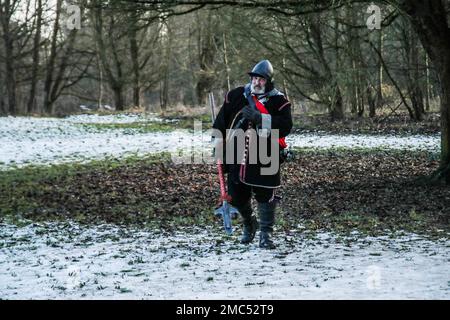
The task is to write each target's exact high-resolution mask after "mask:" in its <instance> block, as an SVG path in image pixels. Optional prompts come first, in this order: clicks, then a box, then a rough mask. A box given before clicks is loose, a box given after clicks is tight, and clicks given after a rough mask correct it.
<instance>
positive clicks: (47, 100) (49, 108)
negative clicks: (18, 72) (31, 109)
mask: <svg viewBox="0 0 450 320" xmlns="http://www.w3.org/2000/svg"><path fill="white" fill-rule="evenodd" d="M61 6H62V0H57V2H56V16H55V23H54V25H53V33H52V40H51V46H50V57H49V60H48V63H47V76H46V78H45V83H44V112H46V113H50V114H51V113H52V112H53V101H52V99H51V86H52V82H53V73H54V70H55V64H56V53H57V52H56V46H57V39H58V32H59V26H60V25H59V17H60V15H61Z"/></svg>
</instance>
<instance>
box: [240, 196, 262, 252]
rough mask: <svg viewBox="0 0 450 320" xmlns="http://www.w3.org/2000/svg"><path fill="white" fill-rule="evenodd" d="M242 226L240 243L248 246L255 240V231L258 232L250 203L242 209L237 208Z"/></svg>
mask: <svg viewBox="0 0 450 320" xmlns="http://www.w3.org/2000/svg"><path fill="white" fill-rule="evenodd" d="M239 212H240V213H241V216H242V222H243V224H244V232H243V234H242V238H241V243H243V244H249V243H250V242H252V241H253V239H254V238H255V234H256V230H258V221H257V220H256V217H255V216H254V215H253V214H252V213H253V211H252V206H251V203H250V201H249V202H248V203H246V204H245V206H244V207H241V208H239Z"/></svg>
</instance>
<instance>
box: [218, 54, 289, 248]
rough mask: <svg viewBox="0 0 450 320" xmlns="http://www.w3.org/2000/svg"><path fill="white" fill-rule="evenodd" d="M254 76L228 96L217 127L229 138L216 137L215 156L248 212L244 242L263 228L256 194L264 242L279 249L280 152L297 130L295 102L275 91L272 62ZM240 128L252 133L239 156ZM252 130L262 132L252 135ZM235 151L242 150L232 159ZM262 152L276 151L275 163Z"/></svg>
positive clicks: (244, 214) (233, 193)
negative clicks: (276, 239)
mask: <svg viewBox="0 0 450 320" xmlns="http://www.w3.org/2000/svg"><path fill="white" fill-rule="evenodd" d="M248 74H249V75H250V83H248V84H246V85H245V86H242V87H238V88H235V89H233V90H231V91H229V92H228V93H227V94H226V96H225V101H224V103H223V106H222V108H221V109H220V112H219V114H218V115H217V118H216V119H215V121H214V125H213V128H214V129H217V130H220V132H221V133H222V137H224V138H223V140H221V139H216V144H215V154H216V157H217V154H220V155H221V156H222V159H223V160H224V161H223V163H224V169H225V172H227V173H228V177H227V178H228V193H229V195H230V196H231V204H232V205H233V206H234V207H236V208H237V209H238V210H239V212H240V214H241V216H242V220H243V225H244V229H243V235H242V238H241V243H245V244H249V243H251V242H252V241H253V239H254V237H255V234H256V231H257V229H258V219H257V218H256V216H255V215H253V210H252V206H251V196H252V193H253V194H254V196H255V199H256V201H257V207H258V213H259V227H260V237H259V246H260V247H261V248H266V249H273V248H275V244H274V242H273V237H272V233H273V226H274V223H275V213H276V209H277V202H278V199H279V198H278V197H277V196H275V190H276V189H277V188H278V187H279V186H280V184H281V181H280V162H282V161H283V159H280V151H283V149H284V148H286V143H285V141H284V137H286V136H287V135H288V134H289V133H290V131H291V128H292V116H291V104H290V102H289V101H288V100H287V99H286V97H285V96H284V94H283V93H281V92H280V91H278V90H277V89H275V87H274V81H273V67H272V65H271V63H270V62H269V61H268V60H262V61H260V62H259V63H257V64H256V65H255V66H254V68H253V69H252V71H251V72H249V73H248ZM239 129H242V130H243V131H245V132H246V135H245V144H244V148H243V154H237V153H242V149H240V148H239V147H237V146H236V144H237V143H236V139H235V136H236V135H235V132H236V131H239ZM250 130H254V132H256V134H253V135H252V134H248V132H250ZM277 133H278V135H277ZM275 139H276V140H275ZM237 140H239V139H237ZM224 141H225V142H226V143H223V142H224ZM230 144H231V148H230ZM274 146H275V147H274ZM218 150H221V152H217V151H218ZM230 150H233V151H234V152H236V153H234V152H233V155H232V156H231V157H228V155H229V154H227V153H230ZM240 150H241V152H239V151H240ZM260 150H264V151H265V152H266V153H268V155H269V154H270V156H269V157H270V163H267V161H265V160H264V161H262V160H261V159H260V153H261V152H260ZM253 153H257V157H256V159H257V161H256V162H255V161H252V159H255V156H256V154H253ZM282 153H283V152H281V154H282ZM230 158H232V159H230ZM274 166H275V170H273V169H274ZM269 168H270V169H269ZM264 169H265V170H266V171H264Z"/></svg>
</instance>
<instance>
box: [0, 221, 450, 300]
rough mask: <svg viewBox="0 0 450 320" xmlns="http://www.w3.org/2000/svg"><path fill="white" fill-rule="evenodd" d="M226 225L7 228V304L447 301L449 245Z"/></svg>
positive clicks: (2, 235) (2, 285)
mask: <svg viewBox="0 0 450 320" xmlns="http://www.w3.org/2000/svg"><path fill="white" fill-rule="evenodd" d="M239 234H240V229H238V232H237V234H235V235H233V236H232V237H226V236H225V235H224V233H223V231H222V230H221V228H220V229H219V227H218V226H209V227H206V228H203V229H200V228H186V229H180V230H178V231H176V232H174V233H167V232H161V231H158V230H153V231H152V230H143V229H132V228H129V227H128V228H126V227H117V226H112V225H101V226H96V227H87V226H81V225H77V224H74V223H66V224H61V223H46V224H31V225H28V226H25V227H17V226H14V225H10V224H1V225H0V298H1V299H449V298H450V268H449V259H450V252H449V247H450V241H449V240H446V239H440V240H429V239H425V238H422V237H420V236H418V235H415V234H404V235H402V236H399V237H394V238H392V237H390V236H381V237H357V236H350V237H347V238H342V237H339V236H336V235H334V234H332V233H319V234H317V235H316V236H312V235H310V234H309V233H308V232H307V231H303V232H293V233H275V239H276V242H277V243H278V248H277V249H275V250H262V249H259V248H258V246H257V241H256V240H255V242H254V243H253V244H251V245H248V246H245V245H241V244H239V243H238V241H237V239H238V236H239Z"/></svg>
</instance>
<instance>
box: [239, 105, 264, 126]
mask: <svg viewBox="0 0 450 320" xmlns="http://www.w3.org/2000/svg"><path fill="white" fill-rule="evenodd" d="M242 115H243V116H244V118H245V119H247V120H250V121H251V122H253V124H255V125H258V124H260V123H261V121H262V116H261V112H259V111H258V110H256V109H254V108H252V107H250V106H245V107H244V109H242Z"/></svg>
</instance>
